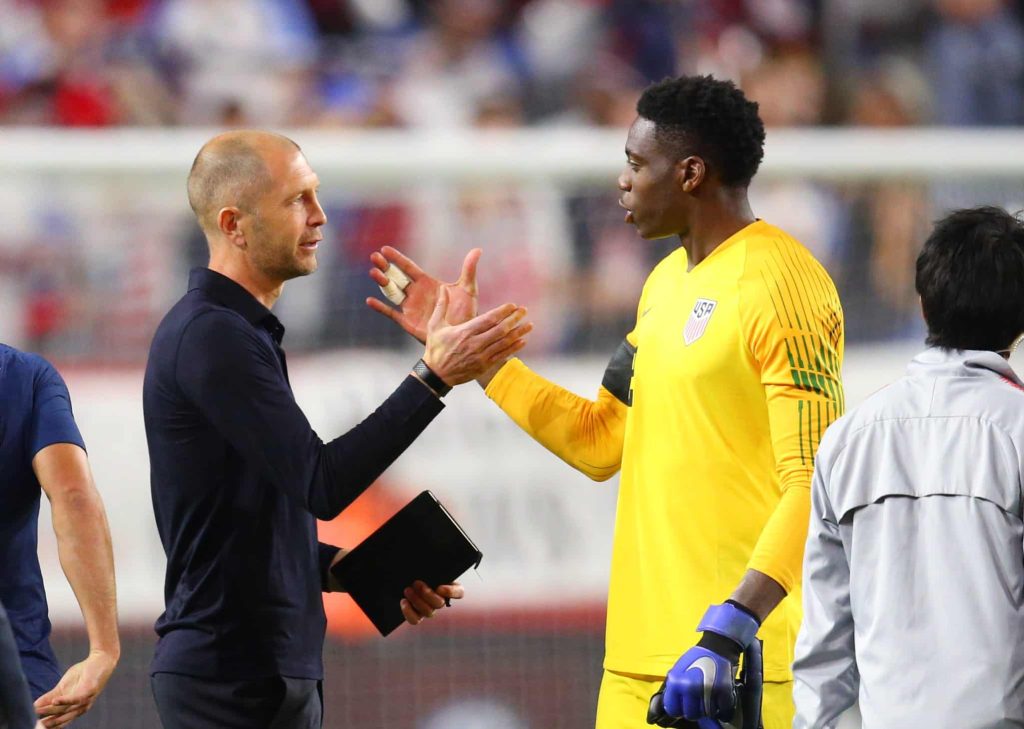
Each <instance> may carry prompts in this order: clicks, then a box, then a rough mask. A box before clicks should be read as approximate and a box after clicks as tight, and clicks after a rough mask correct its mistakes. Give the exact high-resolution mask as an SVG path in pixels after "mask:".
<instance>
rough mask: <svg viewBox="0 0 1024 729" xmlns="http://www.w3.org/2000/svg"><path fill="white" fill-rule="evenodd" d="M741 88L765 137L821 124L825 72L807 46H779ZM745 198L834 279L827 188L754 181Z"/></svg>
mask: <svg viewBox="0 0 1024 729" xmlns="http://www.w3.org/2000/svg"><path fill="white" fill-rule="evenodd" d="M743 88H744V91H745V92H746V94H747V98H749V99H751V100H752V101H756V102H757V103H758V107H759V112H760V114H761V120H762V121H763V122H764V124H765V127H767V128H768V130H769V131H768V138H769V139H771V136H772V130H774V129H779V128H785V127H807V126H815V125H818V124H821V121H822V116H823V114H824V109H825V72H824V68H823V67H822V63H821V59H820V58H818V57H817V56H816V55H815V54H814V53H813V52H811V51H810V49H808V48H805V47H799V46H793V47H789V48H783V49H780V50H779V51H778V52H776V53H775V54H773V55H772V56H770V57H768V58H767V59H765V61H764V62H763V63H761V64H760V65H759V66H758V67H757V68H755V69H753V70H752V71H750V72H749V73H748V74H747V75H746V76H745V77H744V79H743ZM750 199H751V204H752V205H753V207H754V212H755V214H756V215H757V216H758V217H761V218H764V219H765V220H768V221H769V222H770V223H772V224H773V225H778V226H779V227H781V228H783V229H785V230H787V231H789V232H790V233H792V234H793V235H794V236H795V237H796V238H797V240H799V241H800V242H801V243H803V244H804V245H805V246H807V248H808V249H810V251H811V252H812V253H814V257H815V258H817V259H818V260H819V261H820V262H821V263H822V265H824V266H825V267H826V268H827V269H828V270H829V272H830V273H831V274H832V276H833V278H836V276H837V268H838V266H839V262H840V260H841V256H840V254H839V252H838V251H837V247H838V246H839V244H840V234H839V233H840V232H839V230H838V226H837V216H838V213H839V212H840V204H839V201H838V200H837V198H836V195H835V194H834V192H833V191H832V190H831V189H830V188H828V187H826V186H823V185H820V184H817V183H814V182H811V181H809V180H787V181H785V182H772V181H769V180H760V179H757V180H755V182H754V184H753V186H752V188H751V191H750Z"/></svg>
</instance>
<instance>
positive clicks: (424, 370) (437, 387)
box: [412, 359, 452, 397]
mask: <svg viewBox="0 0 1024 729" xmlns="http://www.w3.org/2000/svg"><path fill="white" fill-rule="evenodd" d="M412 371H413V372H414V373H416V376H417V377H419V378H420V379H421V380H422V381H423V384H424V385H426V386H427V387H429V388H430V389H431V390H433V391H434V392H436V393H437V396H438V397H444V396H445V395H447V394H448V393H449V392H451V390H452V386H451V385H449V384H448V383H447V382H445V381H444V380H442V379H441V378H440V377H438V376H437V374H436V373H435V372H434V370H432V369H430V367H428V366H427V363H426V362H424V361H423V360H422V359H421V360H420V361H419V362H417V363H416V366H415V367H413V368H412Z"/></svg>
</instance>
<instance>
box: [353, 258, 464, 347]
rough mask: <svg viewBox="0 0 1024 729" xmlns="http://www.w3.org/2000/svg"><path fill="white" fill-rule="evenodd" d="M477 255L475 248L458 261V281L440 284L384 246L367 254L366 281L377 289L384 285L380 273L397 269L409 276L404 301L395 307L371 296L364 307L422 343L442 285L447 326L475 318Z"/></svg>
mask: <svg viewBox="0 0 1024 729" xmlns="http://www.w3.org/2000/svg"><path fill="white" fill-rule="evenodd" d="M481 253H482V251H481V250H480V249H479V248H474V249H473V250H471V251H470V252H469V253H467V254H466V258H465V260H464V261H463V262H462V273H461V274H460V275H459V279H458V281H455V282H454V283H443V282H441V281H439V280H438V279H436V278H434V277H433V276H431V275H430V274H428V273H426V272H425V271H424V270H423V269H422V268H420V267H419V266H418V265H416V262H415V261H413V260H412V259H411V258H409V257H408V256H406V255H404V254H403V253H401V252H400V251H399V250H397V249H395V248H392V247H391V246H384V247H383V248H381V249H380V251H374V252H373V253H371V254H370V261H371V262H372V263H373V266H374V267H373V268H371V269H370V278H372V279H373V281H374V283H376V284H377V285H378V286H386V285H387V283H388V277H387V275H386V274H385V273H384V272H385V271H387V269H388V266H397V267H398V268H400V269H401V270H402V271H403V272H404V273H405V275H406V276H408V277H409V285H408V286H406V287H405V289H404V291H405V299H404V300H403V301H402V303H401V304H399V305H398V307H397V308H395V307H392V306H389V305H388V304H386V303H385V302H383V301H381V300H380V299H375V298H372V297H371V298H367V299H366V305H367V306H369V307H370V308H371V309H373V310H374V311H376V312H377V313H378V314H382V315H384V316H386V317H388V318H389V319H391V320H392V321H393V322H395V323H396V324H398V325H399V326H400V327H402V329H404V330H405V331H406V332H408V333H409V334H411V335H412V336H414V337H416V339H418V340H419V341H420V342H425V341H426V339H427V322H428V321H430V315H431V313H432V312H433V311H434V305H435V304H436V303H437V295H438V293H439V292H440V290H441V287H442V286H443V287H445V288H446V289H447V290H448V311H447V313H446V315H445V322H446V323H447V324H462V323H463V322H465V321H468V320H469V319H472V318H473V317H474V316H476V311H477V287H476V266H477V262H478V261H479V260H480V255H481Z"/></svg>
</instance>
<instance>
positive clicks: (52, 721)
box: [40, 705, 90, 729]
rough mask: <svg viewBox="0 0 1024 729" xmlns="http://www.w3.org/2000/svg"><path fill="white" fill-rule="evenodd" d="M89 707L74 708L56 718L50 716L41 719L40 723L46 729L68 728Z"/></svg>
mask: <svg viewBox="0 0 1024 729" xmlns="http://www.w3.org/2000/svg"><path fill="white" fill-rule="evenodd" d="M89 708H90V705H86V706H76V707H75V708H73V709H71V710H69V711H66V712H64V713H63V714H60V715H58V716H50V717H47V718H45V719H43V720H42V721H41V722H40V723H41V724H42V725H43V726H44V727H46V729H60V727H65V726H68V725H69V724H70V723H71V722H72V721H74V720H75V719H77V718H78V717H80V716H81V715H82V714H84V713H85V712H87V711H88V710H89Z"/></svg>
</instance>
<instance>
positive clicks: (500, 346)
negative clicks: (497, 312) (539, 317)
mask: <svg viewBox="0 0 1024 729" xmlns="http://www.w3.org/2000/svg"><path fill="white" fill-rule="evenodd" d="M532 330H533V322H527V323H526V324H523V325H521V326H519V327H516V329H515V330H514V331H513V332H512V333H510V334H509V335H508V336H506V337H503V338H502V339H499V340H498V341H496V342H494V343H492V344H491V345H490V346H489V347H487V349H485V350H484V351H483V357H484V360H485V361H487V362H489V363H491V364H495V363H497V362H502V361H504V360H506V359H508V358H509V357H511V356H512V355H514V354H515V353H516V352H518V351H520V350H521V349H523V347H525V346H526V335H527V334H529V333H530V332H531V331H532Z"/></svg>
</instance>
